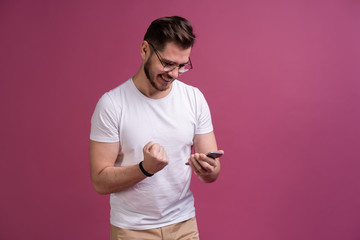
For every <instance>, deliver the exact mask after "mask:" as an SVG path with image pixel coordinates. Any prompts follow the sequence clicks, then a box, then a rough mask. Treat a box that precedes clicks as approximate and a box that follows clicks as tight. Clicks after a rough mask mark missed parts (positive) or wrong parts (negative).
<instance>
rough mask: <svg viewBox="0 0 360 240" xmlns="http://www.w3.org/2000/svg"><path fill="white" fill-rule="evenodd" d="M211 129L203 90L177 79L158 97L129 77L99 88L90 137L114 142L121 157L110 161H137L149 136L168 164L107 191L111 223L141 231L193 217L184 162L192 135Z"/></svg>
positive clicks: (128, 163)
mask: <svg viewBox="0 0 360 240" xmlns="http://www.w3.org/2000/svg"><path fill="white" fill-rule="evenodd" d="M211 131H213V126H212V123H211V116H210V110H209V107H208V105H207V103H206V100H205V98H204V96H203V94H202V93H201V92H200V91H199V90H198V89H197V88H195V87H192V86H189V85H186V84H184V83H182V82H179V81H177V80H175V81H174V82H173V84H172V89H171V91H170V93H169V94H168V95H167V96H166V97H164V98H161V99H151V98H148V97H146V96H145V95H143V94H142V93H141V92H140V91H139V90H138V89H137V88H136V86H135V84H134V82H133V80H132V79H131V78H130V79H129V80H128V81H126V82H125V83H123V84H121V85H120V86H118V87H117V88H115V89H113V90H111V91H109V92H107V93H105V94H104V95H103V96H102V97H101V98H100V100H99V102H98V103H97V105H96V108H95V111H94V114H93V116H92V119H91V133H90V139H91V140H94V141H99V142H120V145H121V147H120V151H121V153H122V154H120V155H119V156H123V157H119V158H118V160H117V161H116V162H115V166H131V165H134V164H138V163H139V162H140V161H142V160H143V151H142V150H143V147H144V146H145V145H146V144H147V143H148V142H149V141H153V142H156V143H159V144H160V145H162V146H163V147H164V148H165V150H166V153H167V155H168V157H169V164H168V165H167V166H166V167H165V168H164V169H163V170H161V171H159V172H157V173H156V174H155V175H154V176H152V177H148V178H146V179H144V180H143V181H141V182H139V183H138V184H136V185H134V186H133V187H130V188H129V189H127V190H124V191H121V192H118V193H113V194H111V196H110V205H111V219H110V222H111V224H112V225H114V226H118V227H120V228H124V229H135V230H144V229H150V228H157V227H162V226H166V225H169V224H173V223H177V222H181V221H185V220H187V219H190V218H192V217H194V216H195V208H194V198H193V195H192V193H191V191H190V189H189V186H190V180H191V168H190V167H189V166H188V165H185V163H186V162H187V160H188V158H189V156H190V154H191V146H192V145H193V138H194V135H195V134H205V133H209V132H211Z"/></svg>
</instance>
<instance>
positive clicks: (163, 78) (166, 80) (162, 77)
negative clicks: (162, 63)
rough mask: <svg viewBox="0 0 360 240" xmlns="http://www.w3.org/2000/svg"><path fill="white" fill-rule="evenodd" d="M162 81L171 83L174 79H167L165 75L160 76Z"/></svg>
mask: <svg viewBox="0 0 360 240" xmlns="http://www.w3.org/2000/svg"><path fill="white" fill-rule="evenodd" d="M160 77H161V79H162V80H164V81H165V82H171V81H172V80H174V79H173V78H165V77H164V74H162V75H160Z"/></svg>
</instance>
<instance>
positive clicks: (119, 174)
mask: <svg viewBox="0 0 360 240" xmlns="http://www.w3.org/2000/svg"><path fill="white" fill-rule="evenodd" d="M145 178H146V176H145V175H144V174H143V173H142V172H141V170H140V168H139V166H138V165H133V166H128V167H106V168H104V169H103V170H102V171H101V172H100V173H98V174H96V175H95V176H92V183H93V186H94V189H95V191H96V192H98V193H99V194H110V193H115V192H120V191H123V190H125V189H127V188H129V187H132V186H134V185H135V184H137V183H138V182H140V181H142V180H143V179H145Z"/></svg>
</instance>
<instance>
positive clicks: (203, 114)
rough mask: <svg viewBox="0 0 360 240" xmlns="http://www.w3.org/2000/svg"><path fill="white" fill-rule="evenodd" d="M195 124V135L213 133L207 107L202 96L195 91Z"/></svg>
mask: <svg viewBox="0 0 360 240" xmlns="http://www.w3.org/2000/svg"><path fill="white" fill-rule="evenodd" d="M196 104H197V106H196V108H197V111H196V112H197V116H196V117H197V124H196V130H195V134H205V133H209V132H212V131H213V125H212V121H211V113H210V109H209V105H208V104H207V102H206V99H205V97H204V95H203V94H202V93H201V92H200V91H199V90H198V89H196Z"/></svg>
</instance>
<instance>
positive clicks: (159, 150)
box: [143, 142, 169, 174]
mask: <svg viewBox="0 0 360 240" xmlns="http://www.w3.org/2000/svg"><path fill="white" fill-rule="evenodd" d="M143 153H144V161H143V167H144V169H145V170H146V171H147V172H148V173H150V174H155V173H157V172H158V171H160V170H162V169H163V168H164V167H166V165H168V163H169V158H168V156H167V154H166V151H165V149H164V147H163V146H161V145H160V144H158V143H153V142H148V143H147V144H146V145H145V147H144V148H143Z"/></svg>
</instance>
